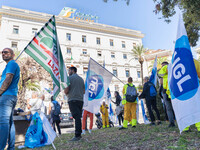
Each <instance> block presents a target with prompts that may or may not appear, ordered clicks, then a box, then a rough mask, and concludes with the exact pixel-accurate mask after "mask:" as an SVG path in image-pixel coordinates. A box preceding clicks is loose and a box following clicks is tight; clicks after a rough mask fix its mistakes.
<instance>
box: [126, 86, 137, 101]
mask: <svg viewBox="0 0 200 150" xmlns="http://www.w3.org/2000/svg"><path fill="white" fill-rule="evenodd" d="M128 84H129V85H130V86H133V83H128ZM127 88H128V85H127V84H125V85H124V87H123V91H122V93H123V100H126V91H127ZM136 90H137V89H136ZM134 103H137V101H135V102H134Z"/></svg>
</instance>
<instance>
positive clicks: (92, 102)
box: [84, 58, 113, 113]
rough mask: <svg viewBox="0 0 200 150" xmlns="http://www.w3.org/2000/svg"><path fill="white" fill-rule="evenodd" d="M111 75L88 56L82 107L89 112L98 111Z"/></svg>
mask: <svg viewBox="0 0 200 150" xmlns="http://www.w3.org/2000/svg"><path fill="white" fill-rule="evenodd" d="M112 77H113V75H112V74H111V73H110V72H109V71H108V70H106V69H105V68H104V67H103V66H101V65H100V64H98V63H97V62H96V61H94V60H93V59H92V58H90V61H89V64H88V72H87V78H86V82H85V89H86V90H85V95H84V103H85V102H86V103H87V105H84V109H85V110H87V111H89V112H91V113H98V112H99V110H100V105H101V103H102V100H103V98H104V97H105V96H106V93H107V89H108V86H109V84H110V82H111V80H112Z"/></svg>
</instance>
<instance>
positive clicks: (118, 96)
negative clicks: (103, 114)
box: [112, 95, 122, 106]
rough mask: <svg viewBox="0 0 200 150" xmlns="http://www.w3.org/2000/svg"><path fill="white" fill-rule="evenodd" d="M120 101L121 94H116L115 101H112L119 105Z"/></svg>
mask: <svg viewBox="0 0 200 150" xmlns="http://www.w3.org/2000/svg"><path fill="white" fill-rule="evenodd" d="M121 101H122V98H121V96H120V95H117V97H116V101H115V102H113V101H112V102H113V103H114V104H116V105H117V106H119V105H120V103H121Z"/></svg>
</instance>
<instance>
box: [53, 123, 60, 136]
mask: <svg viewBox="0 0 200 150" xmlns="http://www.w3.org/2000/svg"><path fill="white" fill-rule="evenodd" d="M52 125H53V129H54V131H55V132H56V126H57V129H58V133H59V134H60V135H61V131H60V120H54V121H53V123H52Z"/></svg>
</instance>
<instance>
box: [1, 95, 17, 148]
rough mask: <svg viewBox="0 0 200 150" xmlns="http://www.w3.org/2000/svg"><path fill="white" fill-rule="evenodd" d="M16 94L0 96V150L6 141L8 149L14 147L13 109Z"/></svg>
mask: <svg viewBox="0 0 200 150" xmlns="http://www.w3.org/2000/svg"><path fill="white" fill-rule="evenodd" d="M16 102H17V96H13V95H2V96H0V150H4V148H5V147H6V144H7V141H8V150H13V149H15V125H14V121H13V110H14V108H15V105H16Z"/></svg>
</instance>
